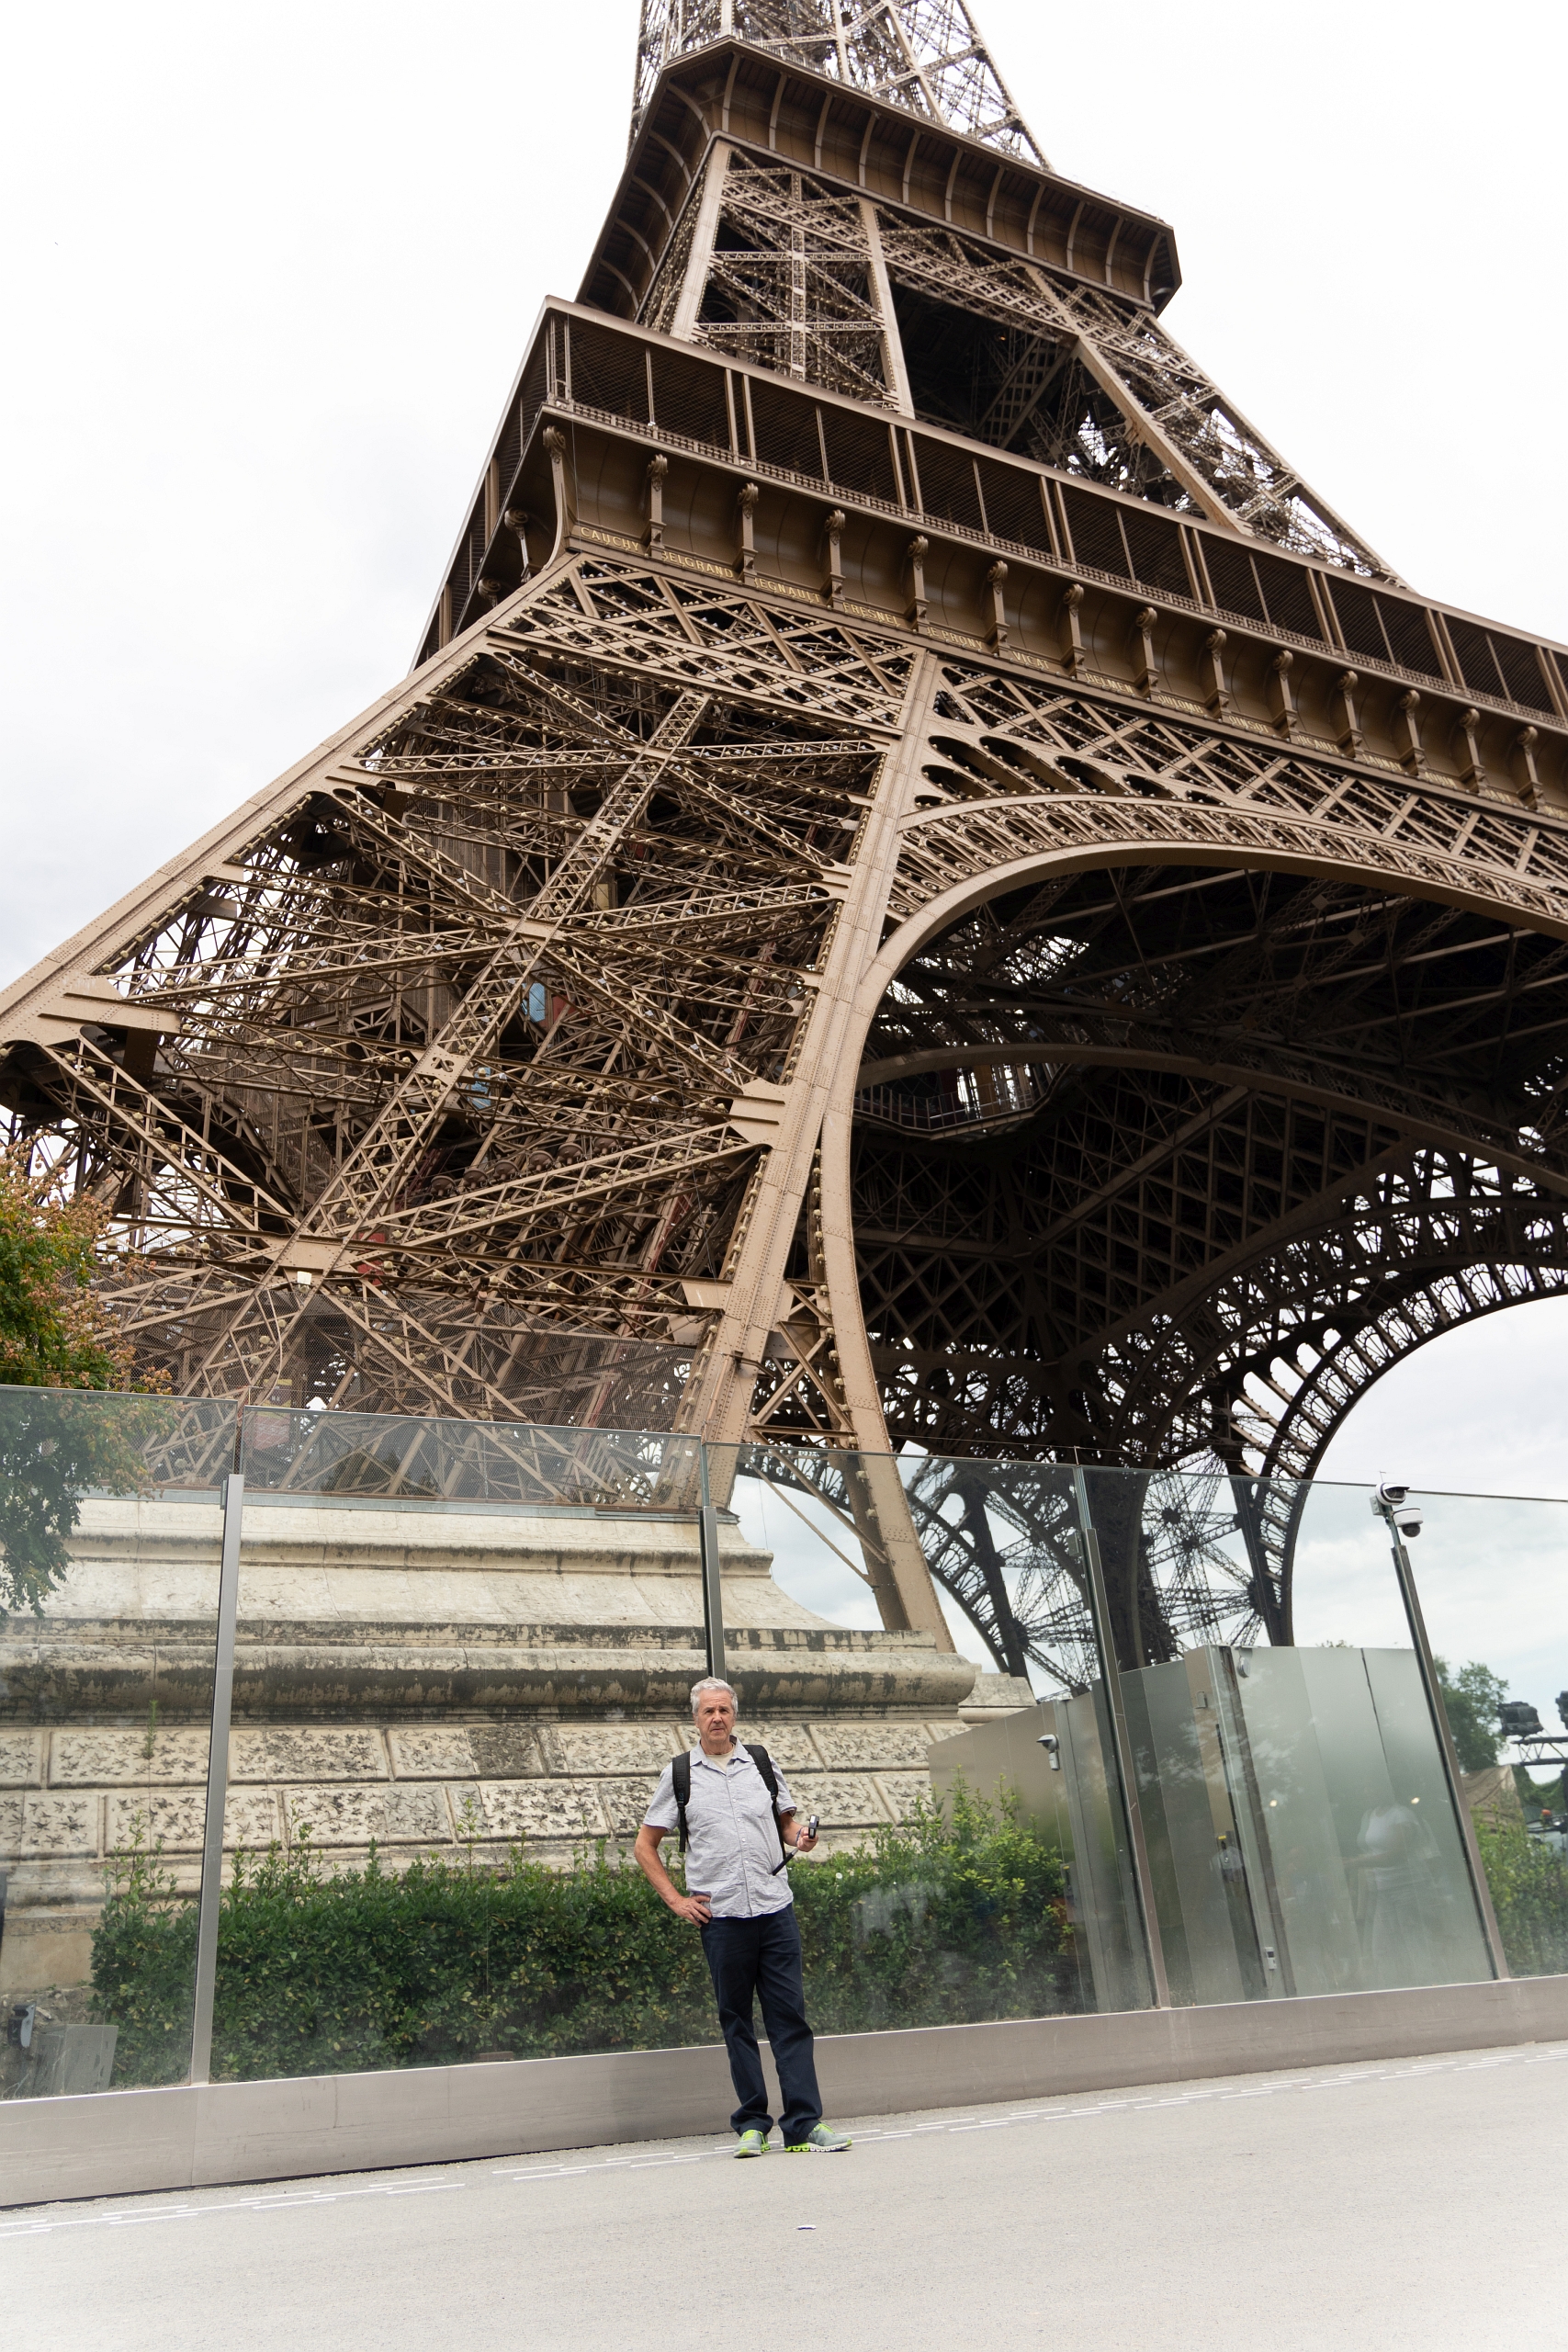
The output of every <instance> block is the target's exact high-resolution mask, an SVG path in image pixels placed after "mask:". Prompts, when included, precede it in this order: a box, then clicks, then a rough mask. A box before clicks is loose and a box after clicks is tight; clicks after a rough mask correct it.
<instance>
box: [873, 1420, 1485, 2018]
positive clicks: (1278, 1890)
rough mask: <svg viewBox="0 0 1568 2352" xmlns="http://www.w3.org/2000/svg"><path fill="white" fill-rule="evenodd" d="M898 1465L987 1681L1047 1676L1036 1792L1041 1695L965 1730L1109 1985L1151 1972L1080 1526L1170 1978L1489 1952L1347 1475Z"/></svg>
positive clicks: (1385, 1561)
mask: <svg viewBox="0 0 1568 2352" xmlns="http://www.w3.org/2000/svg"><path fill="white" fill-rule="evenodd" d="M901 1466H902V1468H903V1470H904V1476H905V1481H906V1486H907V1490H908V1493H909V1495H910V1499H911V1505H912V1508H913V1510H914V1514H915V1517H916V1521H917V1524H918V1526H919V1532H920V1536H921V1541H922V1544H923V1545H924V1548H925V1551H926V1555H927V1558H928V1561H929V1562H930V1565H931V1568H932V1572H933V1574H934V1575H935V1576H936V1577H937V1578H938V1579H939V1581H940V1582H941V1583H942V1585H943V1586H944V1587H945V1589H946V1590H947V1592H948V1593H949V1595H950V1596H952V1597H953V1598H954V1599H955V1600H957V1602H958V1603H959V1605H960V1606H961V1607H962V1608H963V1610H964V1614H965V1616H966V1618H967V1619H968V1621H969V1623H970V1625H971V1627H972V1628H973V1630H974V1631H975V1632H976V1634H979V1635H980V1637H981V1638H982V1639H983V1641H984V1643H985V1645H986V1648H987V1653H988V1654H989V1656H990V1657H991V1659H992V1661H993V1663H994V1666H995V1667H996V1668H997V1669H998V1688H999V1690H1000V1691H1002V1693H1003V1695H1004V1696H1005V1697H1007V1698H1011V1695H1012V1693H1013V1692H1014V1691H1018V1690H1019V1688H1020V1677H1021V1675H1022V1674H1026V1675H1027V1676H1028V1679H1029V1680H1030V1682H1031V1683H1032V1686H1033V1688H1034V1690H1035V1691H1037V1692H1041V1693H1042V1694H1043V1693H1044V1692H1045V1691H1053V1692H1054V1693H1056V1694H1065V1695H1055V1696H1053V1697H1052V1698H1050V1699H1045V1700H1044V1701H1043V1709H1045V1710H1049V1724H1050V1728H1051V1730H1052V1731H1053V1732H1054V1733H1055V1736H1056V1737H1057V1739H1058V1743H1059V1745H1058V1748H1057V1751H1056V1754H1057V1758H1058V1760H1059V1762H1060V1765H1061V1768H1062V1775H1063V1778H1064V1780H1065V1781H1066V1787H1065V1788H1064V1790H1063V1792H1062V1793H1061V1795H1060V1796H1059V1797H1056V1798H1055V1801H1054V1803H1051V1804H1046V1803H1045V1801H1044V1800H1043V1799H1042V1797H1041V1796H1040V1794H1039V1787H1040V1785H1041V1783H1040V1775H1039V1773H1038V1770H1024V1769H1023V1767H1022V1764H1021V1760H1020V1759H1021V1745H1022V1739H1023V1728H1022V1727H1023V1725H1025V1724H1028V1723H1029V1722H1031V1721H1032V1718H1031V1717H1027V1716H1017V1717H1011V1718H1009V1719H1007V1720H1008V1722H1009V1724H1010V1726H1012V1727H1011V1728H1010V1730H1008V1731H1007V1732H1005V1733H1004V1732H1003V1729H1002V1725H1001V1724H998V1731H997V1734H996V1735H995V1736H993V1735H985V1736H978V1735H976V1733H975V1732H973V1731H972V1732H970V1733H969V1734H967V1735H966V1738H967V1740H968V1743H969V1748H970V1751H971V1752H972V1753H973V1754H974V1756H975V1758H976V1764H978V1762H979V1761H980V1758H981V1757H982V1754H983V1755H984V1758H985V1762H986V1766H987V1769H992V1768H994V1766H995V1764H996V1758H997V1757H998V1755H1000V1754H1002V1753H1003V1751H1005V1752H1006V1755H1007V1757H1008V1759H1009V1760H1008V1763H1007V1765H1006V1767H1005V1768H1004V1769H1005V1771H1006V1774H1007V1777H1008V1778H1009V1781H1010V1786H1012V1787H1013V1788H1014V1789H1015V1790H1016V1791H1017V1792H1018V1797H1019V1801H1020V1803H1021V1804H1023V1805H1024V1806H1025V1807H1026V1808H1028V1809H1032V1810H1033V1811H1035V1812H1036V1813H1038V1814H1039V1816H1040V1817H1041V1818H1042V1819H1045V1818H1049V1819H1050V1821H1051V1824H1052V1827H1051V1833H1050V1834H1051V1835H1053V1836H1054V1837H1055V1838H1057V1839H1058V1840H1059V1842H1060V1844H1061V1849H1062V1851H1063V1854H1064V1857H1065V1859H1066V1866H1067V1868H1068V1870H1069V1873H1070V1875H1071V1877H1072V1879H1073V1882H1074V1894H1075V1908H1076V1910H1077V1912H1078V1914H1079V1917H1078V1918H1077V1919H1076V1920H1075V1937H1076V1939H1077V1942H1078V1944H1079V1945H1080V1947H1081V1948H1082V1950H1083V1951H1084V1954H1085V1962H1086V1970H1087V1973H1088V1974H1089V1976H1090V1977H1091V1978H1093V1980H1094V1983H1095V1987H1096V1998H1097V2000H1098V2004H1099V2006H1100V2007H1107V2006H1112V2005H1116V2004H1117V2003H1118V2002H1119V2001H1121V2000H1122V1999H1123V1998H1127V1997H1146V1995H1142V1994H1140V1993H1138V1992H1137V1991H1136V1985H1135V1980H1136V1978H1137V1975H1138V1970H1139V1962H1138V1959H1137V1957H1136V1955H1137V1951H1138V1937H1137V1935H1136V1933H1135V1926H1136V1922H1137V1919H1138V1916H1139V1914H1138V1909H1137V1905H1136V1900H1135V1886H1134V1883H1132V1882H1133V1873H1132V1871H1131V1857H1132V1852H1133V1851H1134V1850H1135V1849H1131V1848H1130V1847H1129V1843H1128V1839H1129V1836H1130V1833H1131V1826H1132V1825H1131V1824H1130V1822H1128V1820H1127V1819H1126V1815H1125V1814H1124V1812H1123V1810H1122V1807H1121V1805H1120V1804H1119V1803H1118V1802H1117V1801H1116V1800H1117V1782H1116V1779H1115V1770H1114V1767H1115V1761H1116V1749H1115V1743H1114V1740H1113V1738H1112V1736H1111V1705H1110V1700H1111V1694H1109V1693H1108V1692H1107V1691H1105V1689H1104V1687H1103V1679H1102V1677H1101V1674H1100V1660H1099V1658H1098V1657H1097V1656H1096V1652H1095V1647H1094V1623H1093V1614H1092V1611H1091V1609H1090V1606H1089V1600H1090V1589H1089V1584H1088V1582H1087V1580H1086V1577H1085V1574H1084V1569H1083V1566H1082V1561H1083V1557H1084V1555H1083V1553H1082V1552H1081V1550H1080V1541H1081V1539H1082V1538H1083V1537H1084V1536H1086V1535H1088V1534H1089V1533H1090V1532H1092V1536H1093V1540H1094V1544H1095V1546H1096V1549H1097V1552H1098V1556H1099V1560H1100V1570H1101V1577H1102V1587H1103V1608H1104V1616H1105V1623H1106V1626H1107V1629H1108V1638H1109V1641H1110V1644H1111V1646H1112V1648H1113V1649H1114V1653H1115V1657H1116V1661H1117V1683H1118V1686H1119V1691H1120V1698H1121V1703H1122V1708H1123V1709H1124V1713H1125V1720H1126V1726H1127V1741H1128V1753H1129V1758H1130V1766H1131V1771H1132V1776H1133V1782H1134V1795H1135V1798H1136V1807H1137V1818H1138V1824H1139V1827H1140V1830H1141V1836H1142V1840H1143V1847H1144V1851H1145V1857H1146V1869H1147V1883H1148V1888H1149V1893H1150V1897H1151V1900H1152V1907H1153V1913H1154V1918H1155V1922H1156V1925H1157V1928H1158V1931H1159V1941H1160V1948H1161V1952H1162V1956H1163V1961H1164V1965H1165V1968H1166V1972H1167V1975H1168V1983H1169V1989H1170V1997H1171V1998H1172V2000H1174V2001H1176V2002H1177V2003H1179V2004H1186V2003H1200V2002H1204V2003H1206V2002H1223V2001H1235V2000H1250V1999H1259V1998H1278V1997H1282V1996H1289V1995H1291V1994H1292V1993H1309V1992H1327V1991H1336V1990H1346V1991H1348V1990H1363V1989H1371V1988H1372V1987H1376V1986H1382V1985H1414V1984H1433V1983H1449V1982H1454V1981H1464V1980H1472V1979H1480V1978H1484V1977H1486V1976H1489V1975H1490V1973H1491V1969H1490V1964H1489V1960H1488V1955H1487V1951H1486V1946H1485V1942H1484V1938H1483V1931H1482V1927H1481V1921H1480V1917H1479V1913H1478V1910H1477V1906H1476V1904H1475V1901H1474V1896H1473V1892H1472V1885H1471V1881H1470V1874H1469V1870H1468V1867H1467V1864H1466V1860H1465V1855H1464V1850H1463V1846H1462V1841H1461V1836H1460V1832H1459V1826H1458V1823H1457V1820H1456V1817H1455V1815H1454V1812H1453V1808H1452V1804H1451V1803H1450V1797H1449V1792H1448V1785H1447V1781H1446V1778H1445V1775H1444V1772H1443V1769H1442V1761H1441V1756H1440V1752H1439V1749H1438V1742H1437V1738H1436V1734H1435V1731H1434V1728H1433V1725H1432V1722H1431V1717H1430V1714H1429V1712H1428V1710H1427V1702H1426V1699H1425V1695H1424V1692H1423V1687H1422V1682H1421V1678H1420V1673H1419V1669H1418V1666H1417V1661H1416V1654H1415V1651H1414V1648H1413V1646H1412V1644H1411V1638H1410V1634H1409V1628H1408V1624H1407V1622H1406V1620H1405V1617H1404V1609H1403V1604H1402V1602H1401V1600H1400V1595H1399V1589H1398V1583H1397V1578H1396V1577H1395V1575H1394V1571H1393V1562H1392V1558H1391V1555H1390V1551H1389V1543H1388V1536H1387V1532H1386V1530H1385V1528H1384V1526H1383V1524H1382V1521H1379V1520H1378V1519H1376V1518H1375V1517H1374V1516H1373V1514H1372V1513H1371V1509H1370V1507H1369V1506H1370V1498H1369V1496H1368V1494H1367V1493H1366V1492H1365V1491H1364V1490H1359V1489H1349V1488H1331V1487H1305V1486H1293V1487H1267V1486H1265V1485H1263V1484H1261V1483H1259V1482H1257V1481H1253V1480H1249V1479H1246V1478H1241V1477H1236V1478H1234V1479H1233V1478H1232V1477H1230V1476H1228V1475H1226V1474H1225V1473H1224V1472H1222V1471H1220V1470H1219V1469H1217V1468H1216V1469H1214V1470H1213V1471H1212V1472H1209V1473H1197V1474H1190V1473H1178V1472H1159V1473H1135V1472H1129V1471H1119V1470H1104V1469H1092V1468H1091V1469H1087V1470H1085V1471H1083V1472H1081V1473H1077V1474H1074V1473H1071V1472H1067V1471H1064V1470H1060V1469H1054V1468H1049V1467H1043V1466H1038V1465H1017V1464H977V1463H968V1464H955V1463H944V1462H942V1461H939V1460H937V1459H935V1458H930V1457H922V1458H919V1459H918V1460H916V1461H913V1462H909V1463H906V1464H903V1465H901ZM1298 1628H1299V1629H1300V1630H1299V1631H1298ZM1007 1669H1011V1679H1010V1680H1009V1681H1007V1682H1005V1683H1004V1682H1001V1681H1000V1679H999V1678H1000V1675H1001V1674H1002V1672H1004V1671H1005V1670H1007ZM1037 1713H1039V1721H1040V1727H1041V1729H1042V1730H1043V1729H1044V1727H1045V1725H1046V1722H1047V1715H1046V1713H1045V1712H1043V1710H1042V1709H1040V1708H1038V1707H1037ZM1058 1718H1060V1719H1061V1720H1060V1721H1058ZM1090 1723H1092V1724H1094V1726H1095V1729H1096V1731H1097V1733H1098V1736H1097V1737H1094V1738H1091V1737H1090V1736H1089V1724H1090ZM1080 1725H1082V1729H1081V1730H1080V1728H1079V1726H1080ZM959 1752H960V1751H957V1750H953V1751H951V1757H952V1761H953V1762H955V1761H956V1760H957V1757H958V1754H959ZM943 1770H951V1764H950V1762H949V1760H948V1758H944V1759H943ZM1101 1955H1103V1957H1101ZM1129 1985H1132V1986H1134V1991H1133V1993H1132V1994H1131V1995H1129V1993H1128V1991H1127V1987H1128V1986H1129ZM1102 1986H1103V1989H1101V1987H1102Z"/></svg>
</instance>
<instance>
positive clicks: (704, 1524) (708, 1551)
mask: <svg viewBox="0 0 1568 2352" xmlns="http://www.w3.org/2000/svg"><path fill="white" fill-rule="evenodd" d="M697 1476H698V1480H699V1483H700V1488H701V1494H702V1501H701V1505H700V1507H699V1509H698V1511H697V1541H698V1545H699V1547H700V1550H701V1554H702V1564H703V1632H704V1634H705V1641H706V1646H707V1660H708V1663H707V1670H708V1672H709V1673H710V1674H714V1675H716V1676H717V1677H718V1678H719V1679H720V1681H723V1680H724V1679H725V1664H724V1588H723V1586H722V1584H721V1583H720V1582H719V1573H718V1513H717V1511H716V1510H715V1508H714V1500H713V1494H712V1490H711V1488H710V1487H709V1485H708V1450H707V1447H706V1446H705V1444H704V1443H703V1442H702V1440H701V1439H699V1440H698V1441H697Z"/></svg>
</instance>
